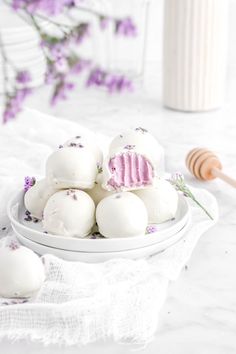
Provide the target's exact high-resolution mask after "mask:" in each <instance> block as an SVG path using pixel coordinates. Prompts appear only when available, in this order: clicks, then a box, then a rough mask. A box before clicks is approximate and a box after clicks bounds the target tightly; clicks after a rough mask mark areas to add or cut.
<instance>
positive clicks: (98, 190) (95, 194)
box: [85, 174, 115, 206]
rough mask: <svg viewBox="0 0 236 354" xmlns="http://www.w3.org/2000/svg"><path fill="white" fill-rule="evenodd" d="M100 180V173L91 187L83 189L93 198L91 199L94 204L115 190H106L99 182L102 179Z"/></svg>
mask: <svg viewBox="0 0 236 354" xmlns="http://www.w3.org/2000/svg"><path fill="white" fill-rule="evenodd" d="M101 180H102V175H101V174H99V175H98V178H97V181H96V182H95V186H94V187H93V189H88V190H86V191H85V192H87V193H88V195H90V197H91V198H92V199H93V201H94V203H95V205H96V206H97V205H98V203H99V202H100V201H101V200H102V199H104V198H106V197H108V196H109V195H112V194H114V193H115V192H109V191H108V190H106V189H104V188H102V184H101V182H102V181H101Z"/></svg>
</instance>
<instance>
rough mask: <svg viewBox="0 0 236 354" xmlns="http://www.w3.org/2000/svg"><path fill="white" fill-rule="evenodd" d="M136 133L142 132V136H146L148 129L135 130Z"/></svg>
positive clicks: (139, 128)
mask: <svg viewBox="0 0 236 354" xmlns="http://www.w3.org/2000/svg"><path fill="white" fill-rule="evenodd" d="M135 131H136V132H141V133H142V134H145V133H147V132H148V131H147V129H144V128H142V127H138V128H135Z"/></svg>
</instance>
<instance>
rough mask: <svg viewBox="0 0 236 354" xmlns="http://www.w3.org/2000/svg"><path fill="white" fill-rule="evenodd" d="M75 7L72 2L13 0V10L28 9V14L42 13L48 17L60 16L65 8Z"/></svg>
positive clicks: (70, 0)
mask: <svg viewBox="0 0 236 354" xmlns="http://www.w3.org/2000/svg"><path fill="white" fill-rule="evenodd" d="M73 6H75V1H72V0H30V1H29V0H13V1H12V8H13V9H14V10H16V11H17V10H20V9H22V8H26V9H27V11H28V12H30V13H32V14H35V13H36V12H40V11H41V12H42V13H44V14H46V15H58V14H60V13H62V12H63V10H64V8H65V7H68V8H69V7H73Z"/></svg>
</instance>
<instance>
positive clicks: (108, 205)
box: [96, 192, 148, 238]
mask: <svg viewBox="0 0 236 354" xmlns="http://www.w3.org/2000/svg"><path fill="white" fill-rule="evenodd" d="M96 220H97V224H98V229H99V232H100V233H101V234H102V235H103V236H105V237H109V238H115V237H135V236H141V235H144V234H145V230H146V227H147V223H148V215H147V210H146V207H145V205H144V203H143V202H142V201H141V199H140V198H138V197H137V196H136V195H134V194H133V193H130V192H123V193H116V194H113V195H111V196H109V197H106V198H104V199H103V200H102V201H101V202H100V203H99V204H98V206H97V211H96Z"/></svg>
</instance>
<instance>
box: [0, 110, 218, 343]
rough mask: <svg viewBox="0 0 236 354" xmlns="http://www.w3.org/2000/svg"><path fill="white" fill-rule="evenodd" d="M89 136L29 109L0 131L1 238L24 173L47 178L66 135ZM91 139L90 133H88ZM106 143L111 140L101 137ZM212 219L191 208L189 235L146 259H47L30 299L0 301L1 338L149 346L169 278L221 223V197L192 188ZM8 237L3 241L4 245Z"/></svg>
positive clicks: (7, 230) (72, 125)
mask: <svg viewBox="0 0 236 354" xmlns="http://www.w3.org/2000/svg"><path fill="white" fill-rule="evenodd" d="M83 133H88V134H89V133H90V132H89V131H87V130H86V129H85V128H83V127H81V126H80V125H78V124H76V123H72V122H69V121H65V120H61V119H58V118H54V117H51V116H47V115H44V114H41V113H39V112H36V111H32V110H25V111H24V112H23V113H22V114H21V116H20V117H18V119H17V120H16V121H14V122H13V123H10V124H8V125H6V126H4V127H3V126H1V127H0V200H1V203H0V234H1V236H2V237H4V236H6V235H8V237H14V236H12V231H11V228H10V225H9V221H8V219H7V215H6V203H7V201H8V199H9V197H10V196H11V194H12V193H13V192H14V191H16V190H17V189H19V188H22V185H23V181H24V176H26V175H29V176H36V177H37V176H42V175H44V165H45V160H46V158H47V156H48V155H49V154H50V153H51V151H52V150H53V149H54V148H55V147H57V146H58V145H59V144H61V143H63V142H64V141H65V140H67V139H68V138H70V137H72V136H74V135H77V134H83ZM90 134H91V133H90ZM97 139H98V140H100V141H101V142H102V141H103V144H104V139H107V138H106V137H102V136H99V137H97ZM194 193H195V195H196V197H197V198H198V199H199V201H201V202H202V203H203V204H204V205H205V206H206V207H207V209H208V211H209V212H210V213H211V214H212V216H213V217H214V221H212V220H210V219H209V218H208V217H207V216H206V215H205V214H204V213H203V212H202V210H201V209H199V208H198V207H197V206H195V205H194V204H191V209H192V210H191V211H192V221H191V226H190V229H189V231H188V232H187V234H186V235H185V237H184V238H183V239H181V240H180V241H179V242H178V243H176V244H175V245H173V246H171V247H169V248H168V249H167V250H165V251H164V252H162V253H160V254H157V255H154V256H152V257H149V258H148V259H142V260H125V259H114V260H111V261H107V262H104V263H100V264H96V265H93V264H87V263H81V262H67V261H63V260H61V259H59V258H56V257H54V256H52V255H44V256H43V261H44V264H45V270H46V281H45V283H44V284H43V286H42V288H41V290H40V291H39V292H38V294H37V295H36V297H35V298H34V299H31V300H30V301H29V302H25V303H22V301H12V300H9V299H0V339H2V338H4V337H7V338H10V339H14V340H15V339H22V338H30V339H31V340H37V341H41V342H43V343H44V344H52V343H59V344H65V345H74V344H77V345H84V344H87V343H92V342H94V341H96V340H101V339H102V340H105V339H108V338H111V339H113V340H114V341H117V342H129V343H130V342H132V343H140V344H145V343H147V342H148V341H150V340H151V339H152V338H153V336H154V334H155V332H156V329H157V324H158V314H159V311H160V309H161V307H162V305H163V303H164V301H165V299H166V291H167V288H168V283H169V281H170V280H176V279H177V278H178V276H179V274H180V272H181V269H182V268H183V266H184V265H185V264H186V262H187V260H188V259H189V257H190V256H191V253H192V251H193V249H194V247H195V245H196V243H197V241H198V240H199V238H200V236H201V235H202V234H203V233H204V232H205V231H206V230H207V229H209V228H210V227H211V226H213V225H214V224H215V223H216V221H217V219H218V206H217V202H216V200H215V198H214V197H213V196H212V195H211V194H210V193H208V192H207V191H205V190H197V189H194ZM5 240H6V239H3V240H2V244H3V243H4V241H5Z"/></svg>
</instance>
